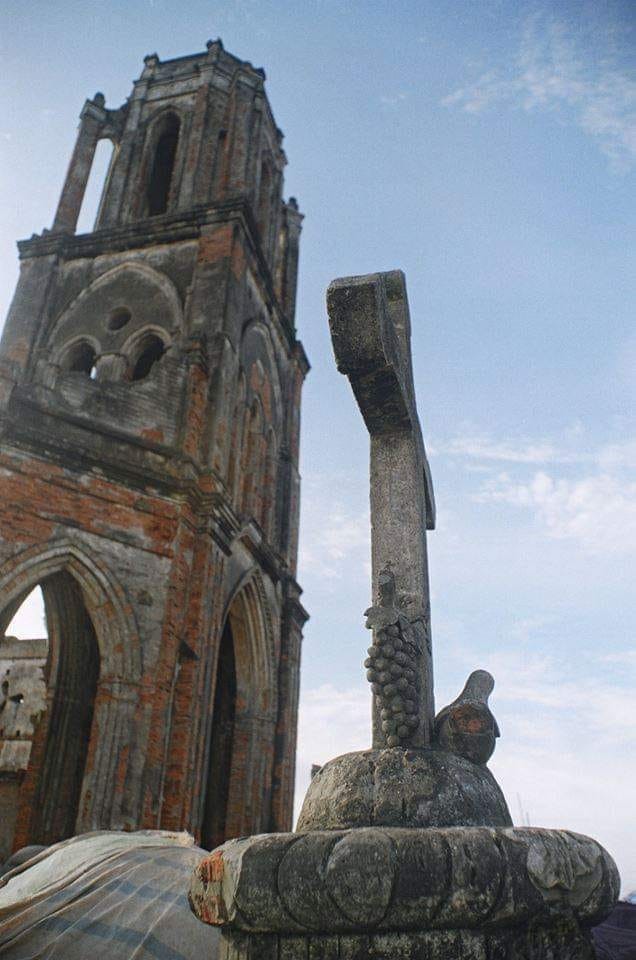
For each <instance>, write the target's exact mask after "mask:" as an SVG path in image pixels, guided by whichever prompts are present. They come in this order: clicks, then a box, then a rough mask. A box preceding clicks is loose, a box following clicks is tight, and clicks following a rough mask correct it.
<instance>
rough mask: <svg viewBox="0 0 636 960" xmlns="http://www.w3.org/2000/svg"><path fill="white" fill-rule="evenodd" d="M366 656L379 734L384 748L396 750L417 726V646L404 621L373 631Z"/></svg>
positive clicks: (409, 625) (409, 626) (408, 625)
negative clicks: (384, 738)
mask: <svg viewBox="0 0 636 960" xmlns="http://www.w3.org/2000/svg"><path fill="white" fill-rule="evenodd" d="M368 653H369V656H368V658H367V659H366V660H365V661H364V665H365V667H366V668H367V680H368V681H369V682H370V684H371V689H372V690H373V693H374V694H375V700H376V703H377V704H378V707H379V709H380V716H381V718H382V730H383V732H384V735H385V737H386V742H387V745H388V746H389V747H399V746H400V743H401V742H403V741H405V740H408V739H409V737H411V736H412V735H413V733H414V732H415V730H416V729H417V726H418V724H419V714H418V703H419V693H418V689H417V670H416V665H417V645H416V642H415V638H414V636H413V627H412V626H411V624H410V622H409V621H408V620H407V619H406V617H403V616H399V617H398V618H397V620H396V622H395V623H391V624H388V625H386V626H383V627H381V628H379V629H378V628H376V631H375V636H374V639H373V644H372V645H371V646H370V647H369V650H368Z"/></svg>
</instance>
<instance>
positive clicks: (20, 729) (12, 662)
mask: <svg viewBox="0 0 636 960" xmlns="http://www.w3.org/2000/svg"><path fill="white" fill-rule="evenodd" d="M7 621H9V623H8V624H7V625H6V627H5V623H6V622H7ZM47 657H48V629H47V625H46V618H45V612H44V598H43V596H42V590H41V589H40V587H35V588H34V589H33V590H32V591H31V592H30V593H29V594H28V595H27V596H26V597H25V598H18V601H17V602H16V603H14V604H12V605H10V607H9V608H7V609H5V611H4V613H3V615H2V617H0V862H2V861H3V860H4V859H5V858H6V857H7V856H8V855H9V854H10V853H11V850H12V847H13V835H14V830H15V824H16V819H17V814H18V808H19V794H20V787H21V784H22V781H23V779H24V776H25V773H26V770H27V768H28V765H29V760H30V757H31V751H32V747H33V738H34V735H35V732H36V730H37V726H38V721H39V719H40V717H41V716H42V714H43V713H44V711H45V709H46V679H45V668H46V663H47Z"/></svg>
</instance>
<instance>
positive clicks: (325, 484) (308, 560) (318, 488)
mask: <svg viewBox="0 0 636 960" xmlns="http://www.w3.org/2000/svg"><path fill="white" fill-rule="evenodd" d="M343 486H344V487H345V488H346V486H347V481H346V479H345V480H344V481H343V478H338V477H337V476H327V475H325V476H318V475H316V476H314V477H313V478H312V479H311V481H310V482H308V483H307V484H306V485H305V489H304V491H303V509H302V516H301V522H302V537H301V541H300V543H301V546H300V558H299V565H300V567H301V569H302V571H303V576H305V575H309V576H312V577H313V576H318V577H321V578H324V579H327V580H338V581H340V580H342V579H343V578H344V577H345V576H346V577H348V578H351V577H352V576H355V573H356V570H357V571H358V572H359V573H360V575H361V576H363V577H366V578H368V577H369V575H370V550H371V547H370V519H369V505H368V502H367V501H365V502H364V503H362V504H360V505H357V504H356V506H352V505H351V503H350V497H349V496H347V490H346V489H342V488H343ZM339 489H340V490H341V492H342V495H340V496H339V495H338V490H339Z"/></svg>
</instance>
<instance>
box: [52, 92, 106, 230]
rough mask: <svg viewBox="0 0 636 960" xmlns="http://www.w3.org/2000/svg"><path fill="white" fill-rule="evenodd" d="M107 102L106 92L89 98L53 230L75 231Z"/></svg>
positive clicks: (81, 117) (81, 119)
mask: <svg viewBox="0 0 636 960" xmlns="http://www.w3.org/2000/svg"><path fill="white" fill-rule="evenodd" d="M104 102H105V101H104V95H103V93H96V94H95V96H94V97H93V99H92V100H87V101H86V103H85V104H84V108H83V110H82V112H81V114H80V125H79V131H78V134H77V141H76V143H75V149H74V150H73V156H72V157H71V162H70V164H69V168H68V171H67V174H66V180H65V181H64V187H63V188H62V194H61V196H60V202H59V203H58V205H57V212H56V214H55V219H54V221H53V231H54V232H56V233H75V228H76V227H77V220H78V217H79V215H80V210H81V208H82V200H83V199H84V193H85V192H86V185H87V183H88V178H89V175H90V172H91V166H92V164H93V157H94V156H95V147H96V146H97V141H98V140H99V137H100V131H101V128H102V125H103V123H104V120H105V118H106V111H105V110H104Z"/></svg>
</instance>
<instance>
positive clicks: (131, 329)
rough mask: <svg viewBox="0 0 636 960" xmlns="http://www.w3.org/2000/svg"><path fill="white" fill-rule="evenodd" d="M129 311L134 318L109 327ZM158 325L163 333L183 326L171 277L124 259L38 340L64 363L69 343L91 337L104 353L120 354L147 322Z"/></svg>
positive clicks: (171, 334) (175, 331) (56, 360)
mask: <svg viewBox="0 0 636 960" xmlns="http://www.w3.org/2000/svg"><path fill="white" fill-rule="evenodd" d="M118 312H120V313H124V312H127V313H128V314H129V316H130V321H129V322H126V324H124V325H122V326H116V327H115V326H109V319H110V318H111V317H112V316H113V315H114V314H116V313H118ZM148 326H157V327H160V328H161V329H162V331H163V336H164V337H166V336H167V337H174V336H175V335H177V334H179V333H181V332H182V331H183V307H182V304H181V299H180V297H179V293H178V291H177V288H176V287H175V285H174V283H173V282H172V280H171V279H170V278H169V277H167V276H166V275H165V274H163V273H160V272H159V271H158V270H155V269H153V268H152V267H149V266H147V265H146V264H143V263H131V262H129V261H128V262H125V263H120V264H118V265H117V266H116V267H113V268H112V269H111V270H108V271H106V273H103V274H102V275H101V276H99V277H98V278H97V279H96V280H94V281H93V282H92V283H90V284H89V285H88V286H87V287H85V288H84V289H83V290H82V291H81V293H79V294H78V296H77V297H75V298H74V299H73V300H71V302H70V303H68V304H67V305H66V306H65V307H64V309H63V310H62V311H61V312H60V313H59V315H58V316H57V318H56V319H55V320H54V321H53V323H52V325H51V326H50V328H49V330H48V332H47V333H46V334H43V337H42V340H41V341H40V343H39V349H40V356H44V349H45V350H46V354H47V356H48V357H51V358H52V360H53V362H54V363H60V361H61V359H62V358H63V356H64V354H65V353H66V351H67V350H68V348H69V346H70V345H72V344H73V343H74V342H76V341H78V340H82V339H83V340H87V341H89V340H90V342H91V343H92V344H93V345H94V346H95V349H96V353H97V355H98V357H99V355H100V354H101V353H102V352H103V351H105V352H107V353H113V352H114V353H121V350H122V345H123V344H124V342H125V341H127V340H130V339H131V338H132V337H134V336H135V335H136V334H137V333H138V332H139V331H140V330H141V329H142V328H143V327H148Z"/></svg>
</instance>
